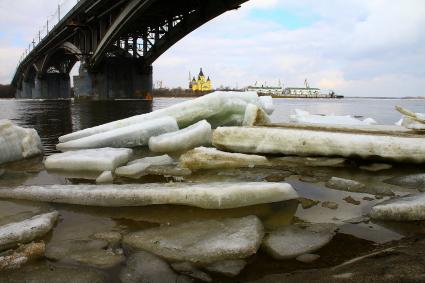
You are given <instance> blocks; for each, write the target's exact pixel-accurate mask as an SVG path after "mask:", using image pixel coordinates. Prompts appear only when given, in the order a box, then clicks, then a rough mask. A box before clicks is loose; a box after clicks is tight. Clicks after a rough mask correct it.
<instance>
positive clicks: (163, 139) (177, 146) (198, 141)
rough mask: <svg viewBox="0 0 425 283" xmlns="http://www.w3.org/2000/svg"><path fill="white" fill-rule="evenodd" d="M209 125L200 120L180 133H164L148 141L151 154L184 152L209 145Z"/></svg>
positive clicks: (210, 134)
mask: <svg viewBox="0 0 425 283" xmlns="http://www.w3.org/2000/svg"><path fill="white" fill-rule="evenodd" d="M211 136H212V132H211V125H210V124H209V123H208V122H207V121H205V120H202V121H200V122H198V123H196V124H193V125H192V126H189V127H187V128H184V129H182V130H180V131H176V132H172V133H166V134H163V135H160V136H155V137H151V138H150V139H149V149H150V150H151V151H153V152H174V151H186V150H189V149H192V148H195V147H197V146H201V145H210V144H211Z"/></svg>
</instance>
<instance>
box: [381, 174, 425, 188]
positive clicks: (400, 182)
mask: <svg viewBox="0 0 425 283" xmlns="http://www.w3.org/2000/svg"><path fill="white" fill-rule="evenodd" d="M384 182H385V183H388V184H392V185H396V186H400V187H406V188H409V189H417V190H419V191H421V192H425V173H420V174H409V175H404V176H397V177H393V178H390V179H387V180H385V181H384Z"/></svg>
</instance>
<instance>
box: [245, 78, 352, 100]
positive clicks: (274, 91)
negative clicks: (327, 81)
mask: <svg viewBox="0 0 425 283" xmlns="http://www.w3.org/2000/svg"><path fill="white" fill-rule="evenodd" d="M246 90H247V91H255V92H257V93H258V95H270V96H272V97H275V98H344V96H343V95H337V94H335V92H334V91H330V92H329V93H321V91H320V89H319V88H312V87H310V85H309V83H308V81H307V79H306V80H305V81H304V87H287V88H283V87H281V86H277V87H275V86H267V85H261V86H257V83H255V85H254V86H248V87H247V88H246Z"/></svg>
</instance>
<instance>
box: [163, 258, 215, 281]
mask: <svg viewBox="0 0 425 283" xmlns="http://www.w3.org/2000/svg"><path fill="white" fill-rule="evenodd" d="M171 267H172V268H173V269H174V270H175V271H177V272H179V273H181V274H184V275H187V276H189V277H192V278H193V279H195V280H199V281H202V282H212V278H211V276H209V275H208V274H207V273H205V272H203V271H201V270H199V269H198V268H197V267H196V266H195V265H193V264H191V263H190V262H176V263H172V264H171Z"/></svg>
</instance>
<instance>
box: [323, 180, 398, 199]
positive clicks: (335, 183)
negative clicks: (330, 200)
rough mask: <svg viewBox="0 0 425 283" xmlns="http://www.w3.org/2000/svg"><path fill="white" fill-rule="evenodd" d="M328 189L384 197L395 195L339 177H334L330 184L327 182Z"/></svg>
mask: <svg viewBox="0 0 425 283" xmlns="http://www.w3.org/2000/svg"><path fill="white" fill-rule="evenodd" d="M326 186H327V187H328V188H331V189H334V190H340V191H347V192H355V193H367V194H373V195H384V196H393V195H394V193H393V192H392V191H391V190H387V189H385V188H380V187H376V186H370V185H369V186H366V185H365V184H362V183H360V182H357V181H354V180H349V179H343V178H338V177H332V178H331V179H330V180H329V181H328V182H326Z"/></svg>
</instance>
